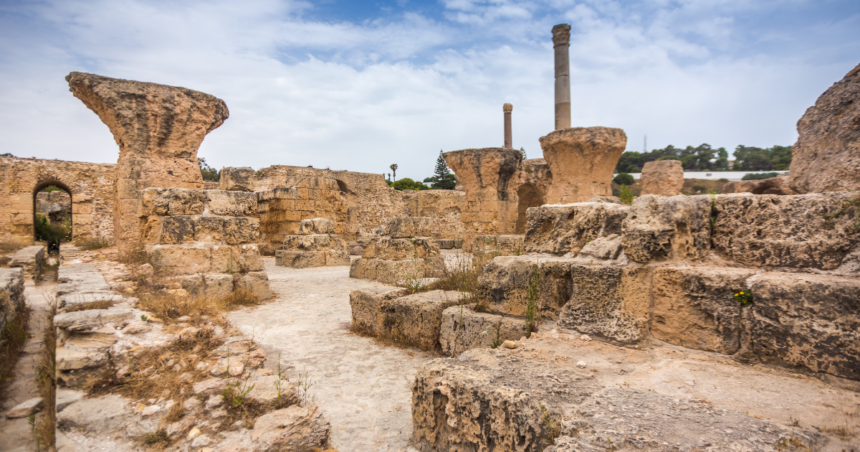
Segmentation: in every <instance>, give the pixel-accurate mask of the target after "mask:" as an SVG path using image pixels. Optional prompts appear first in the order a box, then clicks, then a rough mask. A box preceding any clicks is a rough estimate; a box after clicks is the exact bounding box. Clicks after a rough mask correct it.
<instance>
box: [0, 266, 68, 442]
mask: <svg viewBox="0 0 860 452" xmlns="http://www.w3.org/2000/svg"><path fill="white" fill-rule="evenodd" d="M56 288H57V285H56V284H55V283H42V284H40V285H39V286H34V285H33V282H32V281H27V282H25V286H24V297H25V298H26V300H27V306H28V307H30V309H32V311H31V312H30V324H29V325H28V327H27V332H28V333H29V334H30V337H29V338H28V339H27V342H26V343H25V344H24V349H23V352H22V355H21V357H20V358H19V359H18V362H17V363H16V364H15V370H14V371H13V372H12V375H13V376H14V380H13V381H12V383H11V384H10V385H9V388H8V389H7V394H8V395H9V398H8V399H7V400H6V403H5V404H3V406H2V407H0V438H2V441H0V451H16V452H17V451H21V452H24V451H27V452H29V451H32V450H36V441H35V439H34V435H33V429H32V428H31V427H30V424H29V419H28V418H19V419H7V418H6V412H7V411H9V409H11V408H12V407H14V406H16V405H18V404H19V403H21V402H24V401H26V400H29V399H32V398H34V397H38V396H39V393H38V388H37V387H36V364H37V363H38V361H39V358H40V354H41V352H42V332H43V331H44V329H45V326H46V324H47V323H46V322H47V315H48V311H49V309H50V304H51V303H52V302H53V298H54V294H55V293H56V291H57V289H56Z"/></svg>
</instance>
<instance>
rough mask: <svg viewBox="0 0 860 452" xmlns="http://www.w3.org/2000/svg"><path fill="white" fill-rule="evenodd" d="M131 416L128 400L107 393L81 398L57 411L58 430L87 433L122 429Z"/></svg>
mask: <svg viewBox="0 0 860 452" xmlns="http://www.w3.org/2000/svg"><path fill="white" fill-rule="evenodd" d="M131 416H132V410H131V408H130V406H129V402H128V400H126V399H124V398H122V397H121V396H119V395H115V394H109V395H104V396H100V397H93V398H89V399H81V400H79V401H77V402H75V403H72V404H71V405H69V406H67V407H66V409H64V410H63V411H60V412H58V413H57V428H58V429H59V430H60V431H64V432H68V431H71V430H73V429H74V430H83V431H86V432H89V433H114V432H117V431H123V430H124V429H125V427H126V425H127V424H128V422H129V418H130V417H131Z"/></svg>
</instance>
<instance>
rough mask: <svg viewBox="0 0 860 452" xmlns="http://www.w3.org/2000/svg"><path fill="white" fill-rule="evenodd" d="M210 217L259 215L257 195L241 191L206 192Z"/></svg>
mask: <svg viewBox="0 0 860 452" xmlns="http://www.w3.org/2000/svg"><path fill="white" fill-rule="evenodd" d="M204 193H205V194H206V207H207V208H208V209H209V212H208V213H209V215H224V216H228V217H253V216H254V215H256V214H257V195H256V193H246V192H240V191H224V190H205V191H204Z"/></svg>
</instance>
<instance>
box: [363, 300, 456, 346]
mask: <svg viewBox="0 0 860 452" xmlns="http://www.w3.org/2000/svg"><path fill="white" fill-rule="evenodd" d="M406 293H407V292H406V291H405V290H395V291H361V290H356V291H353V292H352V293H350V295H349V304H350V307H351V308H352V327H353V329H354V330H355V331H358V332H361V333H364V334H368V335H371V336H377V337H381V338H386V339H389V340H393V341H396V342H398V343H401V344H404V345H408V346H414V347H417V348H420V349H422V350H436V349H437V348H438V347H439V331H440V327H441V325H442V322H443V320H442V317H443V314H442V313H443V311H445V310H446V308H448V307H450V306H452V305H455V304H457V303H458V302H459V301H460V300H459V297H460V295H459V294H458V293H457V292H445V291H441V290H434V291H430V292H421V293H416V294H413V295H407V294H406Z"/></svg>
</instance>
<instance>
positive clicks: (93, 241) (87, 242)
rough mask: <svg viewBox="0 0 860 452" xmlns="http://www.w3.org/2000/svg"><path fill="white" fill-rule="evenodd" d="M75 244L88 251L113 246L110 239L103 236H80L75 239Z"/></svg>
mask: <svg viewBox="0 0 860 452" xmlns="http://www.w3.org/2000/svg"><path fill="white" fill-rule="evenodd" d="M74 244H75V246H76V247H78V248H80V249H82V250H86V251H95V250H100V249H102V248H109V247H111V246H113V243H111V241H110V240H108V239H105V238H102V237H86V238H79V239H76V240H75V241H74Z"/></svg>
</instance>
